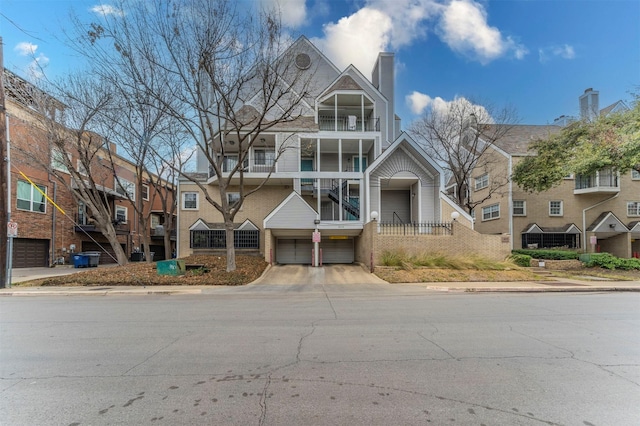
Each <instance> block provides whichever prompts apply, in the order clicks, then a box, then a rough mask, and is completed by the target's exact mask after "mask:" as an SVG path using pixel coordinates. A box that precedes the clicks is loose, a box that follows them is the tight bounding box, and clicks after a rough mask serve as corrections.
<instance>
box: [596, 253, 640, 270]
mask: <svg viewBox="0 0 640 426" xmlns="http://www.w3.org/2000/svg"><path fill="white" fill-rule="evenodd" d="M587 266H588V267H590V268H592V267H600V268H605V269H623V270H630V269H640V260H638V259H620V258H618V257H615V256H614V255H612V254H609V253H593V254H592V255H591V259H590V260H589V262H587Z"/></svg>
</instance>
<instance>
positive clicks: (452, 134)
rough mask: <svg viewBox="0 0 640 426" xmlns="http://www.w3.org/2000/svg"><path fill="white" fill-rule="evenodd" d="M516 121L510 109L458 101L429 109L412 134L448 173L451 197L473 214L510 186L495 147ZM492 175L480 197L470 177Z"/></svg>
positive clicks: (411, 130)
mask: <svg viewBox="0 0 640 426" xmlns="http://www.w3.org/2000/svg"><path fill="white" fill-rule="evenodd" d="M516 122H517V114H516V112H515V110H514V109H513V108H511V107H505V108H502V109H499V110H495V109H493V108H491V107H488V106H481V105H476V104H473V103H472V102H470V101H468V100H467V99H464V98H458V99H456V100H454V101H452V102H449V103H447V104H446V105H438V106H434V107H432V108H430V109H428V110H427V111H426V113H425V114H424V115H423V116H422V117H420V118H419V119H417V120H416V121H414V122H413V123H411V125H410V128H409V133H410V134H411V135H412V137H413V138H414V139H416V141H417V142H418V143H420V144H421V145H422V146H423V147H424V149H425V150H426V151H427V153H428V154H429V155H430V156H431V157H432V158H433V159H435V160H436V161H437V162H438V163H439V164H440V165H441V166H442V168H443V169H444V170H445V173H446V177H447V179H448V188H451V189H452V191H451V193H450V194H449V195H450V196H451V197H452V198H453V200H454V201H455V202H456V203H457V204H458V205H459V206H461V207H463V208H464V209H465V210H466V211H468V212H469V213H471V212H472V211H473V209H474V208H475V207H476V206H477V205H479V204H482V203H483V202H484V201H486V200H488V199H489V198H491V197H492V196H495V195H497V194H500V193H501V192H502V191H503V190H504V188H505V186H507V185H508V183H509V176H508V172H507V170H506V169H504V170H502V169H500V168H497V167H495V166H496V164H498V163H497V162H498V161H499V159H498V157H497V155H496V153H495V151H494V148H495V145H496V143H498V142H499V141H500V140H501V139H502V138H504V137H505V135H507V134H508V132H509V130H510V129H511V128H512V127H513V125H514V124H516ZM489 172H491V179H490V180H489V181H488V182H487V187H486V188H483V189H485V190H483V191H482V192H481V193H479V194H481V195H480V196H478V193H476V192H474V191H473V190H474V188H471V187H470V186H471V178H472V177H473V176H474V175H476V176H478V175H482V174H484V173H489Z"/></svg>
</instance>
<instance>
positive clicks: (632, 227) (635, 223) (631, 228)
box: [627, 220, 640, 234]
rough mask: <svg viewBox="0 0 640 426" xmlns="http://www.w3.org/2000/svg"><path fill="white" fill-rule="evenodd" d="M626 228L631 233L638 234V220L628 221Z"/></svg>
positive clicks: (639, 232) (639, 221)
mask: <svg viewBox="0 0 640 426" xmlns="http://www.w3.org/2000/svg"><path fill="white" fill-rule="evenodd" d="M627 228H629V232H631V233H632V234H640V220H635V221H633V222H629V225H627Z"/></svg>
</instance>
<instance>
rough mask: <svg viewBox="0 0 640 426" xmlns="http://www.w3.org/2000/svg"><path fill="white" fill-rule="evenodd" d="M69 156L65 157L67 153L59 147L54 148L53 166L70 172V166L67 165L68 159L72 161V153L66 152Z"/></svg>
mask: <svg viewBox="0 0 640 426" xmlns="http://www.w3.org/2000/svg"><path fill="white" fill-rule="evenodd" d="M66 155H67V158H64V157H65V153H64V152H63V151H62V150H60V149H58V148H53V149H52V150H51V167H53V168H54V169H56V170H59V171H61V172H64V173H69V168H68V167H67V164H68V163H67V161H71V155H70V154H66Z"/></svg>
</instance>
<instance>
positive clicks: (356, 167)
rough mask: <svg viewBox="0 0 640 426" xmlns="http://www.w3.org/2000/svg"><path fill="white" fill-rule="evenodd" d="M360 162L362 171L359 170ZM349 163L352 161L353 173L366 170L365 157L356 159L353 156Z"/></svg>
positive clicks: (355, 156) (356, 157)
mask: <svg viewBox="0 0 640 426" xmlns="http://www.w3.org/2000/svg"><path fill="white" fill-rule="evenodd" d="M360 160H362V170H360ZM351 161H353V171H354V172H360V171H365V170H366V168H367V157H358V156H357V155H354V156H353V157H352V159H351Z"/></svg>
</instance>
